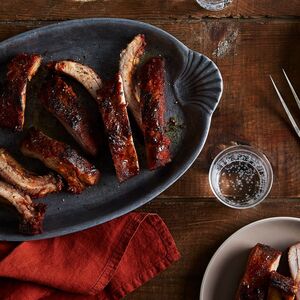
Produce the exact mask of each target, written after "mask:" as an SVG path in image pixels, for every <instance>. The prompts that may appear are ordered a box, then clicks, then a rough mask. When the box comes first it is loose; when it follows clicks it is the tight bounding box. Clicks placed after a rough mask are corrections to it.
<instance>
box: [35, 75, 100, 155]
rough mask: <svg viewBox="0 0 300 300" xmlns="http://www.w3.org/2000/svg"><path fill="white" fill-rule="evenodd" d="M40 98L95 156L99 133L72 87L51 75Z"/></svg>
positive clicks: (88, 151)
mask: <svg viewBox="0 0 300 300" xmlns="http://www.w3.org/2000/svg"><path fill="white" fill-rule="evenodd" d="M40 99H41V101H42V103H43V105H44V107H45V108H46V109H47V110H48V111H49V112H50V113H52V114H53V115H54V116H55V117H56V118H57V119H58V120H59V121H60V122H61V123H62V125H63V126H64V127H65V128H66V129H67V131H68V132H69V133H70V134H71V135H72V136H73V137H74V139H75V140H76V141H77V142H78V143H79V145H80V146H81V147H82V148H83V149H84V150H85V151H86V152H87V153H88V154H91V155H93V156H95V155H96V154H97V152H98V145H99V143H98V141H97V138H96V137H97V135H96V134H95V133H94V132H93V130H94V128H93V127H94V126H93V124H92V122H91V119H90V118H89V116H88V112H87V111H86V109H85V108H84V107H83V106H81V105H80V103H79V99H78V97H77V95H76V94H75V92H74V91H73V89H72V87H71V86H70V85H68V84H67V83H66V82H65V81H64V80H63V79H62V78H61V77H59V76H54V77H51V78H49V79H48V80H47V81H46V82H45V84H44V85H43V86H42V89H41V91H40Z"/></svg>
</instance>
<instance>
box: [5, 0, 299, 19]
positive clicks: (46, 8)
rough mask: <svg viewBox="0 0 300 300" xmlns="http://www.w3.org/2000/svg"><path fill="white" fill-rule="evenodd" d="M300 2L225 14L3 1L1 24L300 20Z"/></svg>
mask: <svg viewBox="0 0 300 300" xmlns="http://www.w3.org/2000/svg"><path fill="white" fill-rule="evenodd" d="M299 15H300V7H299V2H298V0H289V1H288V3H287V1H286V0H276V1H274V0H263V1H255V0H239V1H238V0H233V3H232V4H231V5H230V6H229V7H228V8H227V9H226V10H224V11H222V12H218V13H212V12H208V11H206V10H204V9H202V8H200V6H199V5H198V4H197V3H196V0H189V1H184V0H168V1H161V0H146V1H143V2H140V1H136V0H108V1H107V0H61V1H55V0H51V1H49V0H32V1H30V4H28V3H26V2H24V1H23V0H6V1H5V0H4V1H1V4H0V19H1V20H63V19H75V18H84V17H89V18H90V17H120V18H130V19H140V18H142V19H148V20H149V19H162V18H163V19H194V18H201V17H207V16H209V17H228V16H234V17H259V16H262V17H265V16H271V17H273V16H299Z"/></svg>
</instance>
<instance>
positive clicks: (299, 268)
mask: <svg viewBox="0 0 300 300" xmlns="http://www.w3.org/2000/svg"><path fill="white" fill-rule="evenodd" d="M288 261H289V267H290V271H291V275H292V278H293V279H294V280H295V282H296V284H297V286H298V288H299V287H300V243H297V244H296V245H293V246H291V247H290V249H289V252H288ZM296 299H297V300H300V288H299V290H298V292H297V294H296Z"/></svg>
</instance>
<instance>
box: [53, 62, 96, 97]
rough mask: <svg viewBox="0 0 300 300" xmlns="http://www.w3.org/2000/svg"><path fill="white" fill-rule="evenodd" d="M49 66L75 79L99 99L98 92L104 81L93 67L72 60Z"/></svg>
mask: <svg viewBox="0 0 300 300" xmlns="http://www.w3.org/2000/svg"><path fill="white" fill-rule="evenodd" d="M48 66H49V67H50V68H53V69H54V70H56V71H57V72H60V73H63V74H66V75H69V76H71V77H73V78H74V79H76V80H77V81H78V82H80V83H81V84H82V85H83V86H84V87H85V88H86V89H87V90H88V92H89V93H90V94H91V96H92V97H93V98H94V99H96V98H97V91H98V90H99V89H100V88H101V87H102V81H101V78H100V77H99V75H98V74H97V73H96V72H95V71H94V70H93V69H92V68H91V67H88V66H86V65H83V64H80V63H78V62H75V61H72V60H62V61H57V62H52V63H50V64H48Z"/></svg>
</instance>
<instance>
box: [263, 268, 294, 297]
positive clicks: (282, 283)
mask: <svg viewBox="0 0 300 300" xmlns="http://www.w3.org/2000/svg"><path fill="white" fill-rule="evenodd" d="M296 292H297V286H296V284H295V281H294V280H293V279H292V278H290V277H285V276H282V275H280V274H279V273H277V272H275V271H272V272H271V274H270V283H269V291H268V298H267V300H294V298H295V294H296Z"/></svg>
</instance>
